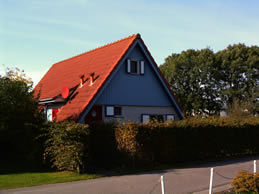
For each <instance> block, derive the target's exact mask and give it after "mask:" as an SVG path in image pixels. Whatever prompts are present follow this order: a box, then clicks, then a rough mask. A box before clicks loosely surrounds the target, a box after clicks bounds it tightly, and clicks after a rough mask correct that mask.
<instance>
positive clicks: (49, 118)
mask: <svg viewBox="0 0 259 194" xmlns="http://www.w3.org/2000/svg"><path fill="white" fill-rule="evenodd" d="M47 121H52V109H51V108H49V109H47Z"/></svg>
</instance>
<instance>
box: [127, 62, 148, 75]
mask: <svg viewBox="0 0 259 194" xmlns="http://www.w3.org/2000/svg"><path fill="white" fill-rule="evenodd" d="M127 72H128V73H129V74H135V75H138V74H140V75H144V61H140V60H135V59H128V61H127Z"/></svg>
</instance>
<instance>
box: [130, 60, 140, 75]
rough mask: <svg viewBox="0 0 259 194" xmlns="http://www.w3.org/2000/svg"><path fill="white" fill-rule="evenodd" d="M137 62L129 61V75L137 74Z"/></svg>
mask: <svg viewBox="0 0 259 194" xmlns="http://www.w3.org/2000/svg"><path fill="white" fill-rule="evenodd" d="M138 69H139V68H138V61H130V73H135V74H138Z"/></svg>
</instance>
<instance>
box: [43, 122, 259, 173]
mask: <svg viewBox="0 0 259 194" xmlns="http://www.w3.org/2000/svg"><path fill="white" fill-rule="evenodd" d="M55 125H58V126H59V127H54V128H53V127H52V129H51V130H48V133H49V134H48V140H47V144H46V145H47V148H46V151H47V153H50V154H51V155H49V156H51V157H52V162H53V165H54V166H56V167H57V168H58V169H60V170H64V169H66V170H75V169H76V166H82V165H83V164H84V166H85V167H86V169H88V170H89V169H91V168H95V167H97V168H114V167H121V166H127V167H138V166H156V165H160V164H175V163H181V162H193V161H204V160H206V161H208V160H220V159H226V158H235V157H242V156H247V155H258V154H259V141H258V137H259V118H256V117H253V118H247V119H237V118H236V119H235V118H207V119H186V120H183V121H179V122H168V123H157V122H153V123H148V124H142V123H117V124H114V123H92V124H90V125H89V126H88V125H80V124H73V125H72V124H71V125H72V126H74V125H75V126H74V127H71V126H70V124H68V123H66V124H65V125H62V123H61V124H54V126H55ZM67 126H70V128H72V130H67V129H66V127H67ZM80 126H81V127H80ZM62 146H63V147H62ZM64 146H65V147H64ZM71 146H72V147H73V148H76V150H75V151H72V152H71V150H72V149H71V148H70V147H71ZM63 148H64V149H63ZM74 153H77V155H76V156H74ZM63 157H64V158H63ZM66 157H68V158H70V159H67V158H66ZM69 160H72V161H74V163H69V162H67V163H66V164H68V166H69V165H71V167H69V168H68V167H63V166H62V165H63V164H64V162H62V161H69ZM85 163H86V164H85Z"/></svg>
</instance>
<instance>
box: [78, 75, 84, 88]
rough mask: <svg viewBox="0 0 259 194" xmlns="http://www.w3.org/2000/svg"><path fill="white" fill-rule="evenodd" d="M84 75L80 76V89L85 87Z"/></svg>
mask: <svg viewBox="0 0 259 194" xmlns="http://www.w3.org/2000/svg"><path fill="white" fill-rule="evenodd" d="M84 77H85V76H84V75H81V76H80V85H79V88H82V87H83V84H84Z"/></svg>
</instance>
